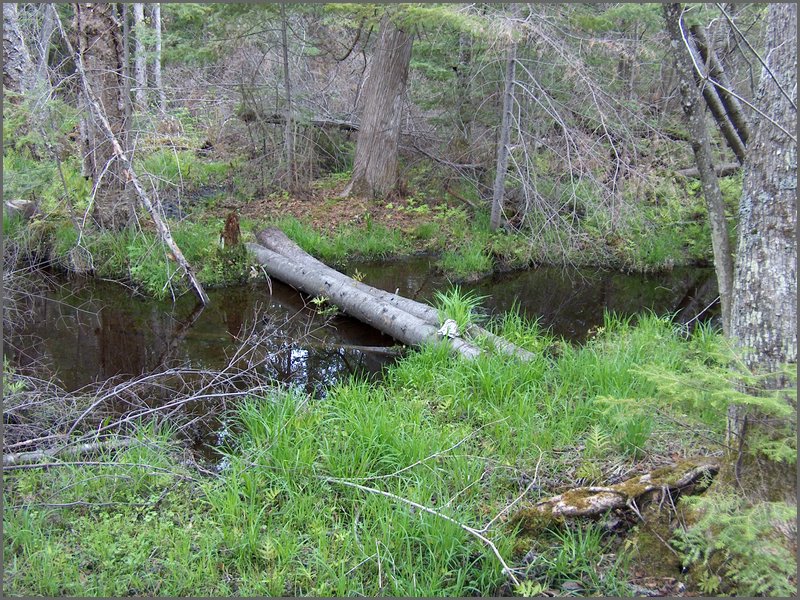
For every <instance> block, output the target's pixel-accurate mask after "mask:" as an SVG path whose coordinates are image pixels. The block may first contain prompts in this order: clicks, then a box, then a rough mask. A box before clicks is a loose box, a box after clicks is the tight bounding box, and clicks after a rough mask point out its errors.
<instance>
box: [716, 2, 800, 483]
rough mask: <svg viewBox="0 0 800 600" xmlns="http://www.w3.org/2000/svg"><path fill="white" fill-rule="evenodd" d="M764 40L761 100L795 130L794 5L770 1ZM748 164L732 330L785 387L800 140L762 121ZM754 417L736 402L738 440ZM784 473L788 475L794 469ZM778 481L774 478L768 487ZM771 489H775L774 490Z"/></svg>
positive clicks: (793, 347)
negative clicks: (780, 372)
mask: <svg viewBox="0 0 800 600" xmlns="http://www.w3.org/2000/svg"><path fill="white" fill-rule="evenodd" d="M766 41H767V51H766V59H765V60H766V64H765V66H764V70H763V72H762V76H761V83H760V85H759V89H758V96H757V100H756V104H757V105H758V106H759V107H761V109H762V110H763V111H764V112H765V113H766V116H767V117H768V118H769V119H771V120H772V121H774V122H775V123H777V124H779V125H780V126H782V127H783V129H785V130H786V131H791V132H793V131H795V130H796V127H797V109H796V108H794V105H795V104H796V100H797V5H796V4H791V3H789V4H770V5H769V8H768V10H767V35H766ZM773 78H774V79H773ZM744 169H745V175H744V183H743V193H742V198H741V202H740V205H739V219H740V223H739V232H740V233H739V243H738V247H737V252H736V274H735V279H734V288H733V290H734V295H733V307H732V311H731V329H730V333H731V336H732V337H733V338H734V339H735V342H736V344H737V345H738V347H739V348H740V349H741V351H742V353H743V359H744V364H745V365H746V366H747V368H748V369H749V370H751V371H752V372H753V373H755V374H757V375H760V376H765V377H764V378H763V379H762V380H761V387H762V389H766V390H781V389H785V388H787V387H788V386H790V385H792V384H791V383H790V382H789V381H788V379H787V378H786V377H785V376H782V375H780V374H779V368H780V367H781V366H782V365H784V364H786V363H789V364H796V363H797V238H796V228H797V143H796V142H794V141H793V140H792V139H790V137H789V136H787V135H786V134H785V133H783V132H782V131H780V130H779V129H778V128H776V127H775V124H774V123H772V122H771V121H770V120H768V119H767V118H760V119H757V120H756V122H755V124H754V126H753V131H752V139H751V141H750V144H749V146H748V153H747V161H746V163H745V167H744ZM753 416H754V415H753V413H752V412H748V411H746V410H744V408H743V407H736V406H732V407H731V411H730V413H729V433H730V434H731V437H732V438H733V439H739V440H741V441H742V442H744V441H745V434H746V432H747V430H748V421H749V420H750V421H752V420H753ZM753 425H754V423H752V422H751V423H750V426H753ZM781 471H782V472H783V478H785V477H786V476H787V475H791V473H793V472H794V469H793V468H792V469H789V468H783V469H781ZM769 472H770V470H769V468H768V467H767V466H765V465H764V464H763V463H757V464H756V465H755V466H753V468H752V469H751V473H752V474H759V473H760V474H766V473H769ZM790 479H792V477H790ZM787 483H788V485H786V486H780V487H781V489H780V490H779V492H786V493H788V494H790V495H791V494H792V493H793V492H794V490H795V485H794V481H790V482H787ZM776 484H777V482H775V481H772V482H770V483H769V484H768V487H769V488H774V487H775V486H776ZM769 491H770V492H772V493H771V494H770V495H772V496H774V495H775V491H776V490H774V489H771V490H769Z"/></svg>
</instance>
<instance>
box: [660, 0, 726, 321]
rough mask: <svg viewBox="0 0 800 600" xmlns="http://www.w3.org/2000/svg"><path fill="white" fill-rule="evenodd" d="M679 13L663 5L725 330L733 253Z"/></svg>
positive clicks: (676, 6)
mask: <svg viewBox="0 0 800 600" xmlns="http://www.w3.org/2000/svg"><path fill="white" fill-rule="evenodd" d="M681 13H682V9H681V5H680V4H677V3H671V4H665V5H664V19H665V21H666V24H667V30H668V31H669V36H670V39H671V41H672V55H673V60H674V63H675V72H676V75H677V76H678V87H679V88H680V93H681V105H682V107H683V112H684V114H685V115H686V121H687V126H688V128H689V138H690V142H691V144H692V150H693V151H694V159H695V162H696V163H697V170H698V171H699V173H700V181H701V182H702V184H703V195H704V196H705V199H706V208H707V210H708V218H709V220H710V222H711V243H712V246H713V249H714V268H715V270H716V273H717V283H718V285H719V296H720V304H721V305H722V328H723V331H724V332H725V333H726V334H727V333H728V332H729V330H730V320H731V294H732V291H733V257H732V255H731V247H730V240H729V238H728V226H727V223H726V221H725V205H724V203H723V201H722V192H721V191H720V189H719V182H718V181H717V175H716V172H715V170H714V163H713V154H712V152H711V140H710V138H709V134H708V130H707V129H706V116H705V110H704V107H703V103H702V102H701V100H700V92H699V91H698V89H697V85H696V84H695V80H694V75H693V73H694V65H693V64H692V59H691V56H690V55H689V51H688V49H687V48H686V44H685V42H684V38H683V34H682V33H681Z"/></svg>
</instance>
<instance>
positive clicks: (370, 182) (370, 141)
mask: <svg viewBox="0 0 800 600" xmlns="http://www.w3.org/2000/svg"><path fill="white" fill-rule="evenodd" d="M411 45H412V37H411V35H410V34H408V33H406V32H404V31H402V30H401V29H399V28H398V27H397V26H396V25H395V24H394V23H392V21H391V19H390V17H389V15H388V14H387V15H385V16H384V17H383V20H382V21H381V26H380V33H379V36H378V45H377V48H376V49H375V55H374V57H373V59H372V63H371V64H370V67H369V72H368V74H367V77H366V80H365V82H364V92H363V97H364V104H363V106H364V109H363V111H362V114H361V123H360V128H359V133H358V143H357V144H356V156H355V160H354V163H353V175H352V178H351V179H350V183H349V184H348V185H347V187H346V189H345V190H344V192H343V195H344V196H347V195H349V194H351V193H357V194H368V195H370V196H373V197H378V198H382V197H385V196H386V195H387V194H389V192H391V191H392V190H393V189H394V188H395V187H396V186H397V162H398V146H399V142H400V120H401V117H402V114H403V98H404V96H405V91H406V81H407V80H408V68H409V65H410V63H411Z"/></svg>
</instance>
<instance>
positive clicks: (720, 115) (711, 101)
mask: <svg viewBox="0 0 800 600" xmlns="http://www.w3.org/2000/svg"><path fill="white" fill-rule="evenodd" d="M686 45H687V46H688V48H689V51H690V52H691V53H692V56H693V58H694V62H695V63H696V64H697V66H699V67H700V69H702V73H698V72H697V69H696V68H693V69H692V72H693V73H694V79H695V82H696V83H697V85H698V86H699V87H700V90H701V91H702V92H703V99H704V100H705V101H706V106H708V110H709V112H711V116H713V117H714V120H715V121H716V122H717V126H718V127H719V130H720V131H721V132H722V137H724V138H725V141H726V142H727V144H728V147H729V148H730V149H731V150H732V151H733V153H734V155H735V156H736V159H737V160H738V161H739V164H744V157H745V146H744V141H743V140H742V138H741V137H740V136H739V132H738V131H736V128H735V127H734V126H733V123H731V121H730V119H728V113H727V112H726V110H725V107H724V106H723V104H722V100H721V99H720V97H719V95H718V94H717V88H716V87H715V86H714V85H712V84H711V83H710V82H709V81H708V71H707V69H706V68H705V67H704V63H703V59H702V57H701V56H700V52H699V51H698V50H697V46H696V44H695V39H694V38H693V37H691V36H689V37H687V38H686Z"/></svg>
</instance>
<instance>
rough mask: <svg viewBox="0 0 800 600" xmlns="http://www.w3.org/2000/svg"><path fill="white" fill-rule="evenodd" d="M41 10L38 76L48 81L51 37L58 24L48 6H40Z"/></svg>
mask: <svg viewBox="0 0 800 600" xmlns="http://www.w3.org/2000/svg"><path fill="white" fill-rule="evenodd" d="M39 10H40V11H41V15H42V28H41V29H40V30H39V39H38V41H37V44H38V46H39V56H38V59H37V65H36V78H37V80H38V81H47V79H48V78H47V68H48V65H49V60H50V38H52V37H53V30H54V29H55V27H56V24H55V21H53V13H52V12H50V10H49V7H48V6H46V5H44V6H40V7H39Z"/></svg>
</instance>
